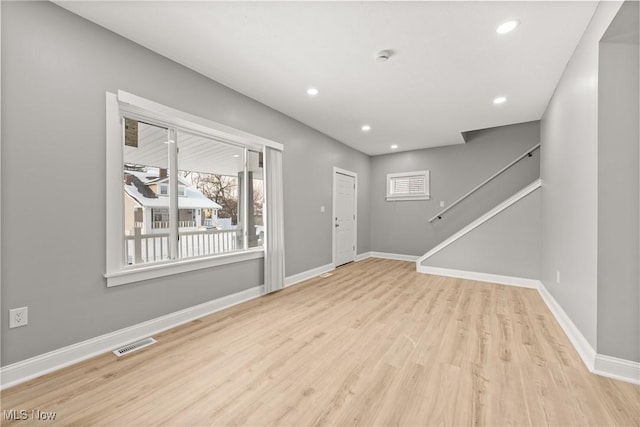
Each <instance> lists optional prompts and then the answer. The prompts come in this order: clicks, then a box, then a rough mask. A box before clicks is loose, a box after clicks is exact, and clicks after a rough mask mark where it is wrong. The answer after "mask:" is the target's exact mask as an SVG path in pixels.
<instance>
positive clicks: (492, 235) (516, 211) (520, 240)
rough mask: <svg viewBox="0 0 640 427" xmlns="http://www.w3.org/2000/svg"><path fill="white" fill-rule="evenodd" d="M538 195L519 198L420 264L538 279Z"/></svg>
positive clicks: (537, 193) (538, 193)
mask: <svg viewBox="0 0 640 427" xmlns="http://www.w3.org/2000/svg"><path fill="white" fill-rule="evenodd" d="M540 192H541V191H540V189H538V190H536V191H534V192H533V193H531V194H529V195H527V196H526V197H524V198H523V199H520V200H519V201H518V202H517V203H515V204H513V205H511V206H510V207H509V208H507V209H506V210H504V211H502V212H500V213H499V214H498V215H496V216H494V217H493V218H491V219H490V220H489V221H487V222H485V223H484V224H482V225H480V226H479V227H477V228H475V229H473V230H472V231H471V232H469V233H468V234H466V235H464V236H463V237H461V238H460V239H458V240H456V241H455V242H453V243H452V244H450V245H449V246H447V247H446V248H444V249H442V250H441V251H440V252H438V253H436V254H435V255H433V256H432V257H430V258H428V259H426V260H425V261H423V263H422V265H426V266H430V267H441V268H451V269H455V270H462V271H472V272H479V273H490V274H498V275H502V276H512V277H522V278H526V279H538V278H539V277H540ZM487 249H490V250H487Z"/></svg>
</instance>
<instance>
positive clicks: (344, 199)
mask: <svg viewBox="0 0 640 427" xmlns="http://www.w3.org/2000/svg"><path fill="white" fill-rule="evenodd" d="M333 200H334V205H333V227H334V233H333V254H334V256H333V260H334V261H333V263H334V265H335V266H336V267H337V266H339V265H342V264H346V263H348V262H351V261H355V259H356V175H355V174H353V173H350V172H346V171H344V172H343V171H338V170H335V171H334V179H333Z"/></svg>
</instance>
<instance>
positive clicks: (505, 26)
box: [496, 19, 520, 34]
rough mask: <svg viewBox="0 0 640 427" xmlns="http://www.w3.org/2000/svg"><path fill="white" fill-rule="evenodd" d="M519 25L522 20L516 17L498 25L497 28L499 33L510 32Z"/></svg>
mask: <svg viewBox="0 0 640 427" xmlns="http://www.w3.org/2000/svg"><path fill="white" fill-rule="evenodd" d="M518 25H520V21H518V20H516V19H512V20H510V21H507V22H503V23H502V24H500V25H498V28H496V33H498V34H507V33H510V32H511V31H513V30H515V29H516V27H517V26H518Z"/></svg>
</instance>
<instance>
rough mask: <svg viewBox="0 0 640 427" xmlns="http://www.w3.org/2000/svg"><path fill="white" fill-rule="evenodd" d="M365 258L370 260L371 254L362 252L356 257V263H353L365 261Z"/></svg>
mask: <svg viewBox="0 0 640 427" xmlns="http://www.w3.org/2000/svg"><path fill="white" fill-rule="evenodd" d="M367 258H371V252H363V253H361V254H358V255H356V261H355V262H358V261H363V260H365V259H367Z"/></svg>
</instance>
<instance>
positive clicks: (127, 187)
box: [124, 170, 222, 209]
mask: <svg viewBox="0 0 640 427" xmlns="http://www.w3.org/2000/svg"><path fill="white" fill-rule="evenodd" d="M125 174H128V175H131V176H132V179H131V184H126V182H125V184H124V191H125V192H126V193H127V194H128V195H129V196H131V197H133V198H134V199H135V200H136V201H137V202H138V203H140V204H141V205H142V206H144V207H150V208H168V207H169V197H167V196H158V195H156V194H155V193H153V191H151V190H150V189H149V188H148V187H147V186H146V185H145V184H146V183H147V182H148V181H149V180H150V179H152V180H153V179H157V178H158V177H157V176H156V175H157V173H153V172H152V173H149V172H144V171H129V170H127V171H125ZM180 182H181V183H185V184H187V182H186V181H185V180H183V179H180ZM141 187H142V188H141ZM141 190H142V191H141ZM184 191H185V195H184V196H178V208H179V209H222V206H220V205H219V204H217V203H216V202H214V201H213V200H211V199H209V198H207V197H206V196H205V195H204V194H202V192H201V191H200V190H198V189H197V188H195V187H192V186H190V185H185V188H184Z"/></svg>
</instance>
